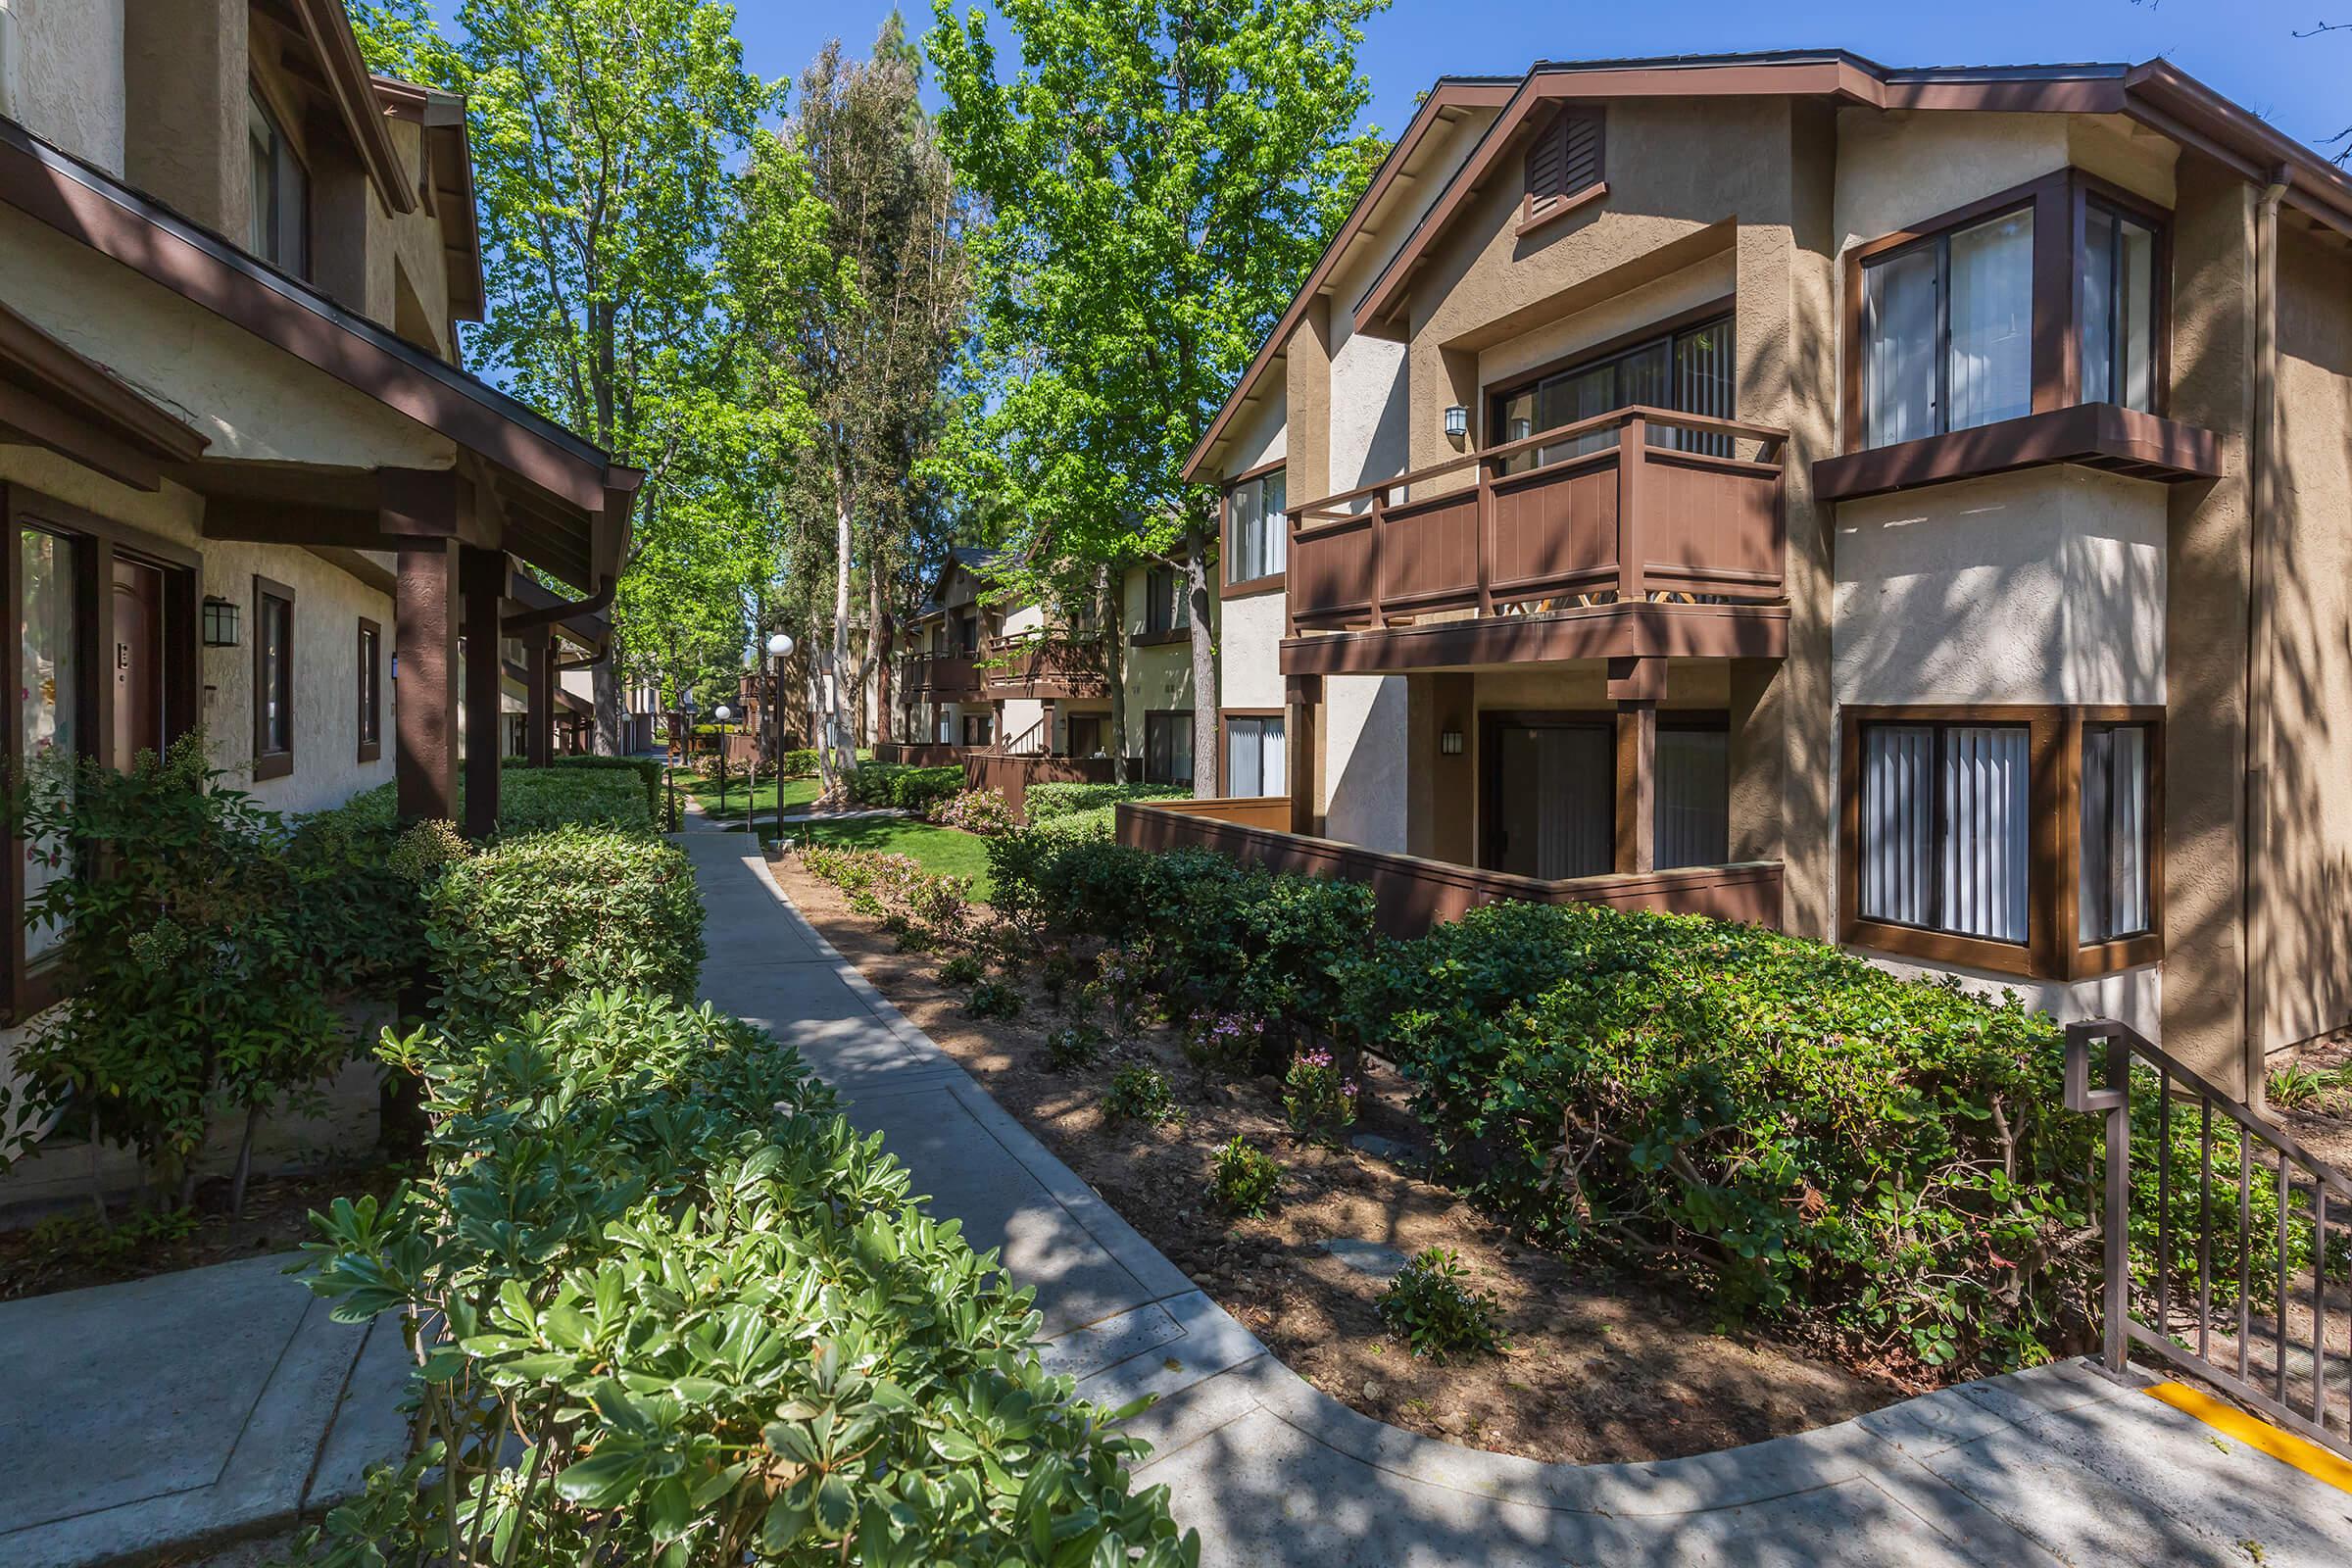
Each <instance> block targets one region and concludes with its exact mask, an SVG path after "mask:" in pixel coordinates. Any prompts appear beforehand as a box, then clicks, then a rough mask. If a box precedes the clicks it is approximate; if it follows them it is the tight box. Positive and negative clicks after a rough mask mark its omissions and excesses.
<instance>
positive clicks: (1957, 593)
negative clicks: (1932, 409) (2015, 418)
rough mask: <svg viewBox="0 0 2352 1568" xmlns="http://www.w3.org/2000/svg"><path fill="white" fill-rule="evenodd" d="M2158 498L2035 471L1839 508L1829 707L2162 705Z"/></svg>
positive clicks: (2157, 488)
mask: <svg viewBox="0 0 2352 1568" xmlns="http://www.w3.org/2000/svg"><path fill="white" fill-rule="evenodd" d="M2166 532H2167V514H2166V497H2165V490H2164V487H2163V486H2161V485H2157V484H2153V483H2150V482H2147V481H2145V480H2136V479H2123V478H2118V477H2116V476H2114V475H2112V474H2104V473H2098V472H2094V471H2092V470H2090V469H2087V468H2073V467H2061V468H2042V469H2034V470H2029V471H2026V472H2021V473H2010V474H2000V475H1996V476H1994V477H1992V478H1987V479H1977V480H1972V481H1969V482H1966V483H1961V484H1945V485H1936V486H1931V487H1929V488H1927V489H1924V490H1916V491H1908V492H1899V493H1897V494H1894V495H1887V496H1876V497H1872V498H1871V499H1869V500H1864V501H1848V502H1846V503H1844V504H1843V505H1841V506H1840V507H1839V508H1838V520H1837V611H1836V616H1837V618H1836V626H1835V630H1834V632H1833V637H1832V642H1833V647H1834V650H1835V652H1834V656H1833V658H1834V683H1835V688H1836V692H1837V700H1838V702H1839V703H1840V704H1844V703H2069V704H2075V703H2131V704H2149V705H2154V704H2161V703H2162V702H2163V701H2164V693H2165V684H2164V672H2165V645H2164V615H2165V592H2164V587H2165V545H2166Z"/></svg>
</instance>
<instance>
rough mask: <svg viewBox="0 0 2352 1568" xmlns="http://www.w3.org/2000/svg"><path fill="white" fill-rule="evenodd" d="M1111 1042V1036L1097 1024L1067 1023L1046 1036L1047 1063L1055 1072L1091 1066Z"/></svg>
mask: <svg viewBox="0 0 2352 1568" xmlns="http://www.w3.org/2000/svg"><path fill="white" fill-rule="evenodd" d="M1109 1043H1110V1041H1109V1037H1108V1036H1106V1035H1104V1034H1103V1031H1102V1029H1101V1028H1100V1027H1098V1026H1097V1025H1094V1024H1091V1023H1073V1024H1069V1025H1066V1026H1064V1027H1063V1028H1060V1029H1056V1030H1054V1032H1053V1033H1052V1034H1050V1035H1048V1036H1046V1065H1047V1066H1049V1067H1051V1068H1053V1069H1054V1071H1055V1072H1069V1071H1072V1070H1074V1069H1076V1068H1079V1067H1091V1066H1093V1065H1094V1064H1095V1062H1096V1061H1097V1060H1098V1059H1099V1058H1100V1057H1101V1056H1102V1054H1103V1047H1105V1046H1107V1045H1108V1044H1109Z"/></svg>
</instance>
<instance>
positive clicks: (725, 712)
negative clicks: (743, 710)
mask: <svg viewBox="0 0 2352 1568" xmlns="http://www.w3.org/2000/svg"><path fill="white" fill-rule="evenodd" d="M734 716H735V710H733V709H732V708H729V707H728V706H727V705H726V704H724V703H721V704H719V705H718V707H717V708H716V709H714V710H713V711H711V717H713V718H715V719H717V720H718V721H719V722H720V723H721V724H724V723H725V722H726V721H727V720H728V719H730V718H733V717H734Z"/></svg>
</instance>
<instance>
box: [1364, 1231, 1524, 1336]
mask: <svg viewBox="0 0 2352 1568" xmlns="http://www.w3.org/2000/svg"><path fill="white" fill-rule="evenodd" d="M1469 1279H1470V1271H1469V1270H1468V1269H1466V1268H1464V1267H1463V1266H1462V1260H1461V1257H1460V1256H1459V1255H1458V1254H1457V1253H1455V1252H1454V1251H1453V1250H1451V1249H1450V1248H1445V1247H1432V1248H1429V1249H1428V1250H1424V1251H1422V1252H1421V1253H1419V1254H1418V1255H1417V1256H1415V1257H1414V1258H1413V1260H1412V1261H1411V1262H1409V1263H1407V1264H1406V1265H1405V1266H1404V1267H1402V1268H1400V1269H1398V1270H1397V1277H1396V1278H1395V1279H1393V1280H1391V1281H1389V1288H1388V1289H1387V1290H1385V1291H1383V1292H1382V1293H1381V1296H1380V1300H1379V1302H1378V1303H1377V1304H1378V1307H1379V1310H1380V1320H1381V1322H1383V1323H1385V1324H1387V1325H1388V1329H1389V1332H1390V1333H1391V1334H1393V1335H1395V1336H1396V1337H1397V1339H1399V1340H1402V1341H1403V1342H1404V1343H1405V1344H1406V1345H1408V1346H1410V1347H1411V1348H1412V1352H1413V1354H1415V1355H1417V1356H1426V1357H1433V1358H1435V1359H1437V1360H1441V1361H1443V1360H1445V1359H1446V1357H1448V1356H1452V1355H1459V1354H1461V1353H1462V1352H1463V1351H1466V1350H1475V1351H1480V1352H1483V1353H1487V1354H1493V1353H1495V1352H1496V1351H1498V1350H1501V1349H1503V1348H1505V1346H1504V1344H1503V1338H1502V1314H1501V1311H1500V1309H1499V1308H1498V1307H1497V1306H1496V1304H1495V1297H1494V1294H1493V1293H1492V1292H1488V1291H1480V1290H1477V1289H1474V1288H1473V1287H1472V1286H1471V1285H1470V1283H1469Z"/></svg>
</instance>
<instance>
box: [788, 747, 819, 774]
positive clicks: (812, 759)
mask: <svg viewBox="0 0 2352 1568" xmlns="http://www.w3.org/2000/svg"><path fill="white" fill-rule="evenodd" d="M782 761H783V764H784V776H785V777H786V778H814V777H816V775H817V772H818V771H819V769H818V766H817V760H816V749H815V748H814V747H810V746H802V747H797V748H795V749H794V750H792V751H789V752H786V753H785V754H784V756H783V759H782Z"/></svg>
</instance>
